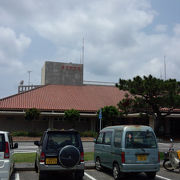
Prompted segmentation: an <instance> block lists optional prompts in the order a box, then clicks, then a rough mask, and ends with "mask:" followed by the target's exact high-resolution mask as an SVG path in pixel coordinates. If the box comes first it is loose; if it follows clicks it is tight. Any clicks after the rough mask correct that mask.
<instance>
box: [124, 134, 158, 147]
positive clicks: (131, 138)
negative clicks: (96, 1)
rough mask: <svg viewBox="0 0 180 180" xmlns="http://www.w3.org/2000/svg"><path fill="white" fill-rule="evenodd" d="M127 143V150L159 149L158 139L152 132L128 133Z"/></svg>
mask: <svg viewBox="0 0 180 180" xmlns="http://www.w3.org/2000/svg"><path fill="white" fill-rule="evenodd" d="M125 143H126V144H125V147H126V148H133V149H136V148H157V143H156V138H155V136H154V134H153V133H152V132H150V131H128V132H127V133H126V141H125Z"/></svg>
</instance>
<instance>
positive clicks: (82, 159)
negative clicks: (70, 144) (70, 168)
mask: <svg viewBox="0 0 180 180" xmlns="http://www.w3.org/2000/svg"><path fill="white" fill-rule="evenodd" d="M80 162H84V152H81V154H80Z"/></svg>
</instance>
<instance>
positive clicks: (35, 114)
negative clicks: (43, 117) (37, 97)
mask: <svg viewBox="0 0 180 180" xmlns="http://www.w3.org/2000/svg"><path fill="white" fill-rule="evenodd" d="M39 116H40V111H39V110H38V109H36V108H31V109H27V110H26V113H25V119H26V120H29V121H32V120H35V119H38V118H39Z"/></svg>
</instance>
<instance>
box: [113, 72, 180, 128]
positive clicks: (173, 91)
mask: <svg viewBox="0 0 180 180" xmlns="http://www.w3.org/2000/svg"><path fill="white" fill-rule="evenodd" d="M116 86H117V87H118V88H119V89H120V90H124V91H128V92H129V93H130V94H131V95H132V97H130V98H129V96H127V97H125V98H124V99H123V100H122V101H121V102H120V103H119V104H118V106H119V108H120V109H121V110H122V111H124V113H125V114H127V113H129V112H141V113H142V112H144V113H147V114H149V115H153V116H154V117H155V118H156V120H157V123H156V124H157V128H156V129H157V130H158V129H159V127H160V125H161V124H162V119H163V118H164V117H165V116H167V115H169V114H171V113H172V112H173V109H174V108H177V107H180V95H179V94H180V82H177V81H176V80H175V79H169V80H162V79H158V78H155V77H153V76H152V75H149V76H144V77H143V78H141V77H140V76H136V77H134V78H133V80H130V79H129V80H123V79H120V80H119V84H116ZM162 108H167V110H166V111H163V112H162ZM162 113H163V114H162Z"/></svg>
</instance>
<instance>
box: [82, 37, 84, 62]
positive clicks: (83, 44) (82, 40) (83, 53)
mask: <svg viewBox="0 0 180 180" xmlns="http://www.w3.org/2000/svg"><path fill="white" fill-rule="evenodd" d="M82 64H84V37H83V40H82Z"/></svg>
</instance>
